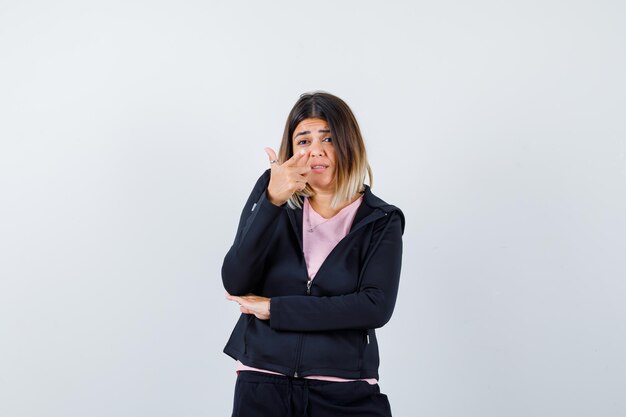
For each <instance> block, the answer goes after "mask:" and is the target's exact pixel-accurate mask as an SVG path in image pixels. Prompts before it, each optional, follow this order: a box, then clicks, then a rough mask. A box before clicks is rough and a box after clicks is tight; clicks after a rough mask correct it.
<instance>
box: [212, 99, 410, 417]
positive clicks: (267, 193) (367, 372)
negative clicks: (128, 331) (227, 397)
mask: <svg viewBox="0 0 626 417" xmlns="http://www.w3.org/2000/svg"><path fill="white" fill-rule="evenodd" d="M266 152H267V154H268V157H269V159H270V169H268V170H267V171H266V172H265V173H264V174H263V175H261V177H260V178H259V180H258V181H257V183H256V185H255V186H254V189H253V190H252V193H251V194H250V197H249V198H248V201H247V202H246V205H245V206H244V208H243V212H242V214H241V218H240V221H239V227H238V229H237V234H236V237H235V242H234V243H233V245H232V247H231V248H230V250H229V251H228V254H227V255H226V257H225V259H224V264H223V266H222V280H223V283H224V288H225V289H226V291H227V295H226V297H227V298H228V299H229V300H232V301H235V302H237V303H239V305H240V310H241V312H242V313H243V314H242V315H241V316H240V318H239V321H238V322H237V324H236V326H235V329H234V330H233V333H232V335H231V337H230V339H229V341H228V343H227V344H226V347H225V348H224V352H225V353H226V354H228V355H230V356H231V357H233V358H234V359H236V360H237V373H238V377H237V383H236V385H235V399H234V408H233V416H241V417H245V416H254V417H262V416H271V417H277V416H291V415H298V416H299V415H304V416H311V417H317V416H361V417H363V416H390V415H391V410H390V406H389V402H388V401H387V397H386V396H385V395H384V394H381V393H380V390H379V387H378V384H377V382H378V363H379V357H378V345H377V342H376V333H375V331H374V329H376V328H378V327H381V326H383V325H384V324H385V323H387V321H389V319H390V318H391V314H392V312H393V308H394V305H395V300H396V295H397V291H398V282H399V277H400V265H401V260H402V233H403V231H404V216H403V214H402V212H401V211H400V210H399V209H398V208H397V207H394V206H392V205H389V204H387V203H385V202H384V201H383V200H381V199H380V198H378V197H376V196H374V194H372V192H371V191H370V188H369V187H368V186H367V185H364V181H365V177H366V176H368V177H369V180H370V183H371V170H370V167H369V164H368V162H367V156H366V152H365V146H364V144H363V139H362V137H361V133H360V130H359V126H358V124H357V121H356V119H355V118H354V115H353V114H352V111H351V110H350V108H349V107H348V106H347V105H346V103H345V102H344V101H343V100H341V99H340V98H338V97H335V96H333V95H331V94H328V93H323V92H316V93H310V94H303V95H302V96H300V99H299V100H298V101H297V103H296V104H295V106H294V107H293V109H292V110H291V112H290V114H289V116H288V118H287V123H286V126H285V130H284V134H283V139H282V143H281V146H280V151H279V156H278V157H277V156H276V154H275V152H274V150H272V149H270V148H266Z"/></svg>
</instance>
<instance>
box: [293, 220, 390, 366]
mask: <svg viewBox="0 0 626 417" xmlns="http://www.w3.org/2000/svg"><path fill="white" fill-rule="evenodd" d="M386 215H387V213H386V212H384V211H383V212H381V211H376V212H374V213H372V214H370V215H369V216H368V217H366V218H365V219H363V220H361V221H360V222H359V224H358V225H357V227H355V228H353V229H352V230H350V231H349V232H348V234H347V235H346V236H344V239H345V238H347V237H348V236H349V235H351V234H352V233H354V232H355V231H357V230H359V229H360V228H361V227H363V226H365V225H366V224H369V223H372V222H375V221H376V220H378V219H380V218H382V217H385V216H386ZM289 218H290V221H291V223H292V226H295V225H296V223H294V220H293V219H292V216H289ZM294 229H296V228H295V227H294ZM297 236H298V243H299V244H300V252H301V253H302V262H303V263H304V264H305V265H306V261H305V260H304V248H303V247H302V240H301V239H300V234H299V233H298V234H297ZM342 240H343V239H342ZM333 250H334V249H333ZM331 253H332V251H331ZM329 255H330V254H329ZM366 264H367V262H366ZM322 265H323V263H322ZM304 270H305V273H306V276H307V281H306V295H311V285H312V284H313V280H312V279H311V278H310V277H309V274H308V271H307V270H306V267H305V268H304ZM359 281H360V277H359ZM304 336H305V335H304V334H300V337H299V339H298V348H297V355H296V365H295V366H294V372H293V376H294V378H298V377H299V376H298V368H299V367H300V360H301V359H302V345H303V343H304ZM367 343H368V344H369V335H367Z"/></svg>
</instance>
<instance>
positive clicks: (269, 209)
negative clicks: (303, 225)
mask: <svg viewBox="0 0 626 417" xmlns="http://www.w3.org/2000/svg"><path fill="white" fill-rule="evenodd" d="M269 179H270V170H269V169H268V170H267V171H265V172H264V173H263V175H261V177H260V178H259V179H258V181H257V182H256V185H255V186H254V188H253V190H252V192H251V193H250V196H249V197H248V201H246V204H245V206H244V208H243V211H242V212H241V217H240V219H239V226H238V227H237V234H236V236H235V241H234V243H233V245H232V246H231V247H230V249H229V251H228V253H227V254H226V257H225V258H224V263H223V264H222V283H223V284H224V288H225V289H226V291H227V292H228V293H229V294H232V295H244V294H247V293H250V292H253V291H254V288H255V287H257V285H258V284H259V281H260V279H261V272H262V271H263V269H264V265H265V259H266V257H267V252H268V245H266V244H264V243H265V240H266V237H267V236H271V233H272V231H273V229H274V228H275V227H276V222H277V220H278V218H279V216H280V214H281V213H282V212H283V210H284V205H283V206H281V207H278V206H275V205H274V204H272V203H271V202H270V201H269V200H268V199H267V186H268V184H269Z"/></svg>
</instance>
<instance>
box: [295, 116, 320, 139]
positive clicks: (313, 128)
mask: <svg viewBox="0 0 626 417" xmlns="http://www.w3.org/2000/svg"><path fill="white" fill-rule="evenodd" d="M320 129H322V130H328V123H326V120H324V119H317V118H311V119H304V120H302V121H301V122H300V123H298V125H297V126H296V128H295V130H294V132H293V136H294V137H295V136H296V135H297V134H298V133H300V132H304V131H310V132H311V133H317V131H318V130H320Z"/></svg>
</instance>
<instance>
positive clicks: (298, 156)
mask: <svg viewBox="0 0 626 417" xmlns="http://www.w3.org/2000/svg"><path fill="white" fill-rule="evenodd" d="M307 154H309V152H308V151H306V150H304V149H301V150H300V151H298V152H295V153H294V154H293V155H292V156H291V158H289V159H288V160H287V161H286V162H285V164H287V165H288V166H295V165H298V162H300V161H302V159H303V158H304V156H305V155H307ZM307 159H308V158H307Z"/></svg>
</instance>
